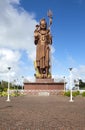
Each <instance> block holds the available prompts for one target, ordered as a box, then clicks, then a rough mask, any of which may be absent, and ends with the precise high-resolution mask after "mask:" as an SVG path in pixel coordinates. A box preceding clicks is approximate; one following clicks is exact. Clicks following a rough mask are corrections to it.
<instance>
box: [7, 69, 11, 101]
mask: <svg viewBox="0 0 85 130" xmlns="http://www.w3.org/2000/svg"><path fill="white" fill-rule="evenodd" d="M10 69H11V67H8V70H9V72H10ZM9 72H8V90H7V93H8V95H7V100H6V101H8V102H9V101H10V98H9V95H10V90H9V89H10V79H9Z"/></svg>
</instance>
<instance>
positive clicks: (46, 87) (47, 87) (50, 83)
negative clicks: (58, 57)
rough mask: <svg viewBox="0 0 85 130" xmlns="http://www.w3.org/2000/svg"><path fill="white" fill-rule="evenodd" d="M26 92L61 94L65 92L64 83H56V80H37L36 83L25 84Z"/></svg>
mask: <svg viewBox="0 0 85 130" xmlns="http://www.w3.org/2000/svg"><path fill="white" fill-rule="evenodd" d="M24 90H25V91H26V92H28V93H29V92H30V93H33V94H34V93H35V94H39V93H40V92H41V93H42V92H44V93H45V92H48V93H49V94H50V93H54V92H58V91H59V92H60V91H64V82H54V79H36V81H35V82H24Z"/></svg>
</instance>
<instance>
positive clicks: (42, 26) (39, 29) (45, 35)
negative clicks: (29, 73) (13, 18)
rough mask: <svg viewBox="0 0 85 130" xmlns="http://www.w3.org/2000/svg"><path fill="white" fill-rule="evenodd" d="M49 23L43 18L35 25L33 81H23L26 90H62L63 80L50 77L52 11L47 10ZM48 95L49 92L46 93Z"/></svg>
mask: <svg viewBox="0 0 85 130" xmlns="http://www.w3.org/2000/svg"><path fill="white" fill-rule="evenodd" d="M48 17H49V25H47V22H46V20H45V19H44V18H43V19H41V20H40V23H39V25H36V29H35V31H34V43H35V45H36V59H35V61H34V66H35V74H34V75H35V78H36V81H35V82H24V89H25V90H26V91H32V90H33V91H34V92H35V91H38V92H39V95H40V91H45V94H46V92H47V91H49V93H50V92H52V91H57V90H64V82H62V83H60V82H59V83H57V82H54V79H52V74H51V63H50V61H51V57H50V55H51V54H50V50H51V45H52V35H51V32H50V26H51V24H52V12H51V11H49V12H48ZM48 95H49V94H48Z"/></svg>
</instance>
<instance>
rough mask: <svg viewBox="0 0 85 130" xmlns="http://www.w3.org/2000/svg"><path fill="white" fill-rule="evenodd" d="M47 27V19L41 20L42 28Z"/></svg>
mask: <svg viewBox="0 0 85 130" xmlns="http://www.w3.org/2000/svg"><path fill="white" fill-rule="evenodd" d="M46 28H47V23H46V20H45V19H41V20H40V29H46Z"/></svg>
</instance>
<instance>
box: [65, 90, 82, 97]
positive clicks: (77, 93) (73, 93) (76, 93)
mask: <svg viewBox="0 0 85 130" xmlns="http://www.w3.org/2000/svg"><path fill="white" fill-rule="evenodd" d="M79 94H80V92H79V91H75V92H72V96H73V97H75V96H77V95H79ZM64 96H68V97H70V91H67V92H65V93H64Z"/></svg>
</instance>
